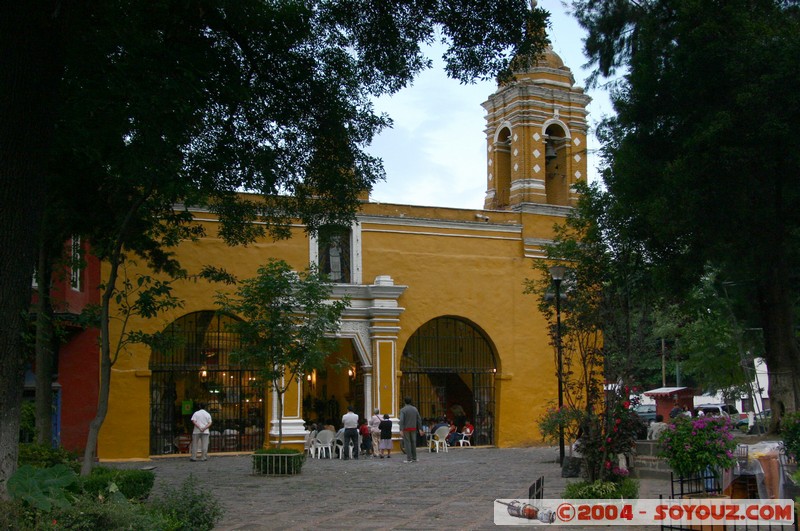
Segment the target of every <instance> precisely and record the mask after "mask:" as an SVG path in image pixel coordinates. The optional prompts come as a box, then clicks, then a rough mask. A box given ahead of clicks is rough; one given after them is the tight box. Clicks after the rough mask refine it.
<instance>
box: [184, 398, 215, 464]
mask: <svg viewBox="0 0 800 531" xmlns="http://www.w3.org/2000/svg"><path fill="white" fill-rule="evenodd" d="M197 407H198V408H199V409H198V410H197V411H195V412H194V415H192V424H194V430H193V431H192V448H191V457H190V458H189V459H190V460H191V461H197V451H198V450H200V455H201V457H200V459H202V460H203V461H208V436H209V429H210V428H211V414H210V413H209V412H208V411H206V410H205V407H206V405H205V404H197Z"/></svg>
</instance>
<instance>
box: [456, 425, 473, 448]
mask: <svg viewBox="0 0 800 531" xmlns="http://www.w3.org/2000/svg"><path fill="white" fill-rule="evenodd" d="M460 435H461V438H460V439H458V445H459V446H472V443H471V442H470V439H472V430H470V429H465V430H464V431H463V432H462V433H460Z"/></svg>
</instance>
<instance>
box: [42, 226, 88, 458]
mask: <svg viewBox="0 0 800 531" xmlns="http://www.w3.org/2000/svg"><path fill="white" fill-rule="evenodd" d="M66 248H67V251H68V252H69V250H71V242H70V241H68V242H67V243H66ZM83 250H84V260H85V265H84V268H83V270H82V271H81V286H80V291H78V290H75V289H73V288H72V287H71V286H70V270H69V268H66V270H65V271H64V272H63V273H57V274H55V275H54V278H53V286H52V289H51V299H52V302H53V310H54V311H55V313H56V315H66V317H67V318H66V319H64V322H63V326H65V328H66V334H65V341H64V342H63V343H62V344H61V345H60V347H59V351H58V369H57V370H58V383H59V384H60V385H61V445H62V446H63V447H64V448H67V449H68V450H73V451H78V452H81V451H83V449H84V447H85V446H86V436H87V434H88V433H89V422H91V420H92V419H93V418H94V415H95V413H96V411H97V396H98V389H99V366H100V356H99V348H98V344H99V343H98V339H99V335H100V334H99V330H98V329H97V328H87V329H83V328H81V327H79V326H77V325H76V324H74V323H73V322H71V320H70V319H69V316H70V314H71V315H73V316H77V315H79V314H80V313H81V312H82V311H83V310H84V308H86V307H87V306H88V305H91V304H99V303H100V291H99V289H98V286H99V284H100V262H99V260H97V258H95V257H94V256H91V255H89V254H88V246H87V245H86V244H85V243H84V244H83ZM36 295H37V294H36V290H35V289H34V294H33V300H35V299H36Z"/></svg>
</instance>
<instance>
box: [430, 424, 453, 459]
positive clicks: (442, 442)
mask: <svg viewBox="0 0 800 531" xmlns="http://www.w3.org/2000/svg"><path fill="white" fill-rule="evenodd" d="M448 435H450V426H442V427H441V428H437V430H436V431H435V432H433V438H432V439H431V442H432V443H433V444H434V447H433V449H434V451H436V452H437V453H438V452H439V448H441V449H442V451H443V452H447V436H448Z"/></svg>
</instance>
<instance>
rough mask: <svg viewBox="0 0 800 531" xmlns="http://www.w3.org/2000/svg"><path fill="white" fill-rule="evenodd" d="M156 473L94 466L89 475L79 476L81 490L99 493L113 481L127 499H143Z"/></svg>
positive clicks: (147, 493) (105, 489)
mask: <svg viewBox="0 0 800 531" xmlns="http://www.w3.org/2000/svg"><path fill="white" fill-rule="evenodd" d="M155 480H156V475H155V474H154V473H153V472H152V471H151V470H127V469H116V468H107V467H101V466H98V467H94V468H93V469H92V473H91V475H89V476H88V477H84V478H81V487H82V490H83V492H85V493H86V494H90V495H94V496H97V495H100V494H103V493H105V492H107V490H108V488H109V486H110V485H111V484H112V483H113V484H114V485H116V486H117V489H119V492H121V493H122V494H123V495H124V496H125V497H126V498H127V499H129V500H145V499H147V497H148V496H149V495H150V491H151V490H152V489H153V483H155Z"/></svg>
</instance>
